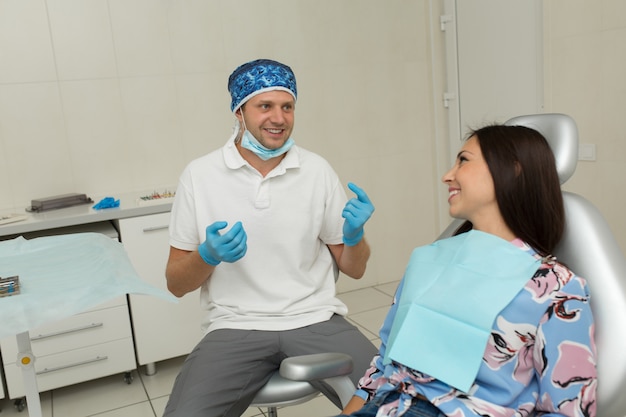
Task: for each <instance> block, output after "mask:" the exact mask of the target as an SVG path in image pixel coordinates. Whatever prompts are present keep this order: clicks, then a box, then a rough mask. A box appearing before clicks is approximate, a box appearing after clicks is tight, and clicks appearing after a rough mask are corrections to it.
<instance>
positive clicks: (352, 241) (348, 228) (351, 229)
mask: <svg viewBox="0 0 626 417" xmlns="http://www.w3.org/2000/svg"><path fill="white" fill-rule="evenodd" d="M348 188H349V189H350V190H352V191H353V192H354V193H355V194H356V197H357V198H352V199H350V200H349V201H348V203H347V204H346V206H345V207H344V209H343V213H341V216H342V217H343V218H344V219H346V220H345V222H344V223H343V243H344V244H346V245H347V246H354V245H356V244H357V243H359V242H360V241H361V239H362V238H363V226H364V225H365V222H367V220H368V219H369V218H370V216H371V215H372V213H373V212H374V205H373V204H372V202H371V201H370V199H369V197H368V196H367V194H365V191H363V190H362V189H361V188H359V187H357V186H356V185H354V184H353V183H351V182H349V183H348Z"/></svg>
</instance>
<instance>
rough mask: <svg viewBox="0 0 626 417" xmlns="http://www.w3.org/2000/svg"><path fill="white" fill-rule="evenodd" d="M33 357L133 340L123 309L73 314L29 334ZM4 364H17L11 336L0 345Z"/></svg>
mask: <svg viewBox="0 0 626 417" xmlns="http://www.w3.org/2000/svg"><path fill="white" fill-rule="evenodd" d="M29 334H30V339H31V342H30V344H31V349H32V351H33V354H34V355H35V357H37V358H39V357H43V356H47V355H53V354H56V353H60V352H63V351H66V350H72V349H78V348H83V347H87V346H92V345H95V344H98V343H104V342H110V341H112V340H117V339H123V338H128V337H132V333H131V329H130V319H129V317H128V307H127V306H126V305H122V306H118V307H113V308H108V309H104V310H92V311H88V312H86V313H81V314H76V315H74V316H70V317H68V318H66V319H63V320H60V321H58V322H55V323H50V324H47V325H44V326H41V327H39V328H37V329H34V330H31V331H30V332H29ZM0 348H1V349H2V357H3V359H4V363H12V362H15V361H16V360H17V353H18V349H17V341H16V339H15V337H14V336H11V337H7V338H4V339H2V341H0Z"/></svg>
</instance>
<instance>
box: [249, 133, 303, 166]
mask: <svg viewBox="0 0 626 417" xmlns="http://www.w3.org/2000/svg"><path fill="white" fill-rule="evenodd" d="M294 143H295V142H294V140H293V139H292V138H291V137H290V138H289V139H287V141H286V142H285V143H284V144H283V146H281V147H280V148H277V149H268V148H266V147H265V146H263V145H261V142H259V141H258V140H257V138H255V137H254V135H253V134H252V133H250V131H249V130H248V129H245V130H244V131H243V135H242V136H241V146H242V147H244V148H246V149H247V150H249V151H251V152H253V153H254V154H255V155H256V156H258V157H259V158H261V159H262V160H264V161H267V160H269V159H272V158H276V157H277V156H281V155H283V154H285V153H287V151H288V150H289V149H291V147H292V146H293V145H294Z"/></svg>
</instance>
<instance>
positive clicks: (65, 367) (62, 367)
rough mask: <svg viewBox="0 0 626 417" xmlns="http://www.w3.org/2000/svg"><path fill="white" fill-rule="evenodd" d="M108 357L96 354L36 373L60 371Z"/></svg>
mask: <svg viewBox="0 0 626 417" xmlns="http://www.w3.org/2000/svg"><path fill="white" fill-rule="evenodd" d="M107 359H109V357H108V356H96V357H95V358H93V359H87V360H85V361H81V362H75V363H70V364H68V365H61V366H55V367H54V368H44V369H42V370H41V371H37V375H42V374H49V373H50V372H56V371H62V370H63V369H68V368H74V367H76V366H82V365H88V364H90V363H94V362H100V361H105V360H107Z"/></svg>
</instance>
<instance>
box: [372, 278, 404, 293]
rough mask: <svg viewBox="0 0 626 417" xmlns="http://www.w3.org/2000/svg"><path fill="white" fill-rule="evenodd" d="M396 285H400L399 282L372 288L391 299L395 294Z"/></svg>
mask: <svg viewBox="0 0 626 417" xmlns="http://www.w3.org/2000/svg"><path fill="white" fill-rule="evenodd" d="M398 284H400V281H393V282H388V283H386V284H380V285H377V286H376V287H374V288H376V289H377V290H378V291H381V292H384V293H385V294H387V295H390V296H392V297H393V296H394V294H395V293H396V289H397V288H398Z"/></svg>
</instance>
